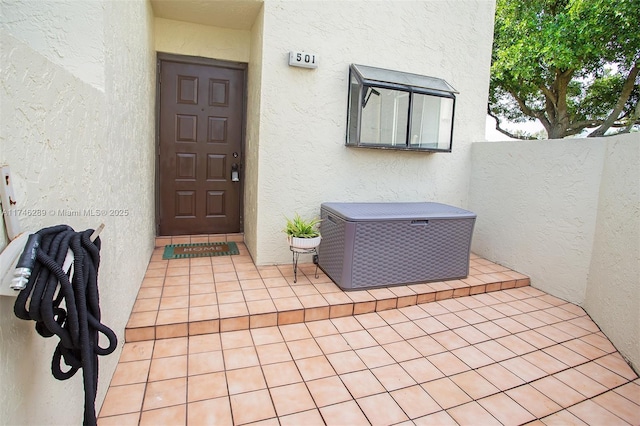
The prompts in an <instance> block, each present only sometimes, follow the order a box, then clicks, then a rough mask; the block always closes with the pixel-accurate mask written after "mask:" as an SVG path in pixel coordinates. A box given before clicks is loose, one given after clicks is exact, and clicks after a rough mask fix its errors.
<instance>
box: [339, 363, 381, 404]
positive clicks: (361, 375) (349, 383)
mask: <svg viewBox="0 0 640 426" xmlns="http://www.w3.org/2000/svg"><path fill="white" fill-rule="evenodd" d="M340 379H341V380H342V382H343V383H344V384H345V386H346V387H347V388H348V389H349V392H350V393H351V395H352V396H353V397H354V398H362V397H365V396H368V395H375V394H377V393H381V392H384V391H385V389H384V387H383V386H382V385H381V384H380V382H379V381H378V379H377V378H376V376H374V375H373V373H372V372H371V371H369V370H363V371H355V372H353V373H347V374H341V375H340Z"/></svg>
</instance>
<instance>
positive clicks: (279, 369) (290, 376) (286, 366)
mask: <svg viewBox="0 0 640 426" xmlns="http://www.w3.org/2000/svg"><path fill="white" fill-rule="evenodd" d="M262 372H263V373H264V377H265V379H266V381H267V385H269V387H270V388H274V387H277V386H283V385H290V384H293V383H299V382H301V381H302V376H300V373H299V371H298V367H297V366H296V364H295V363H294V362H293V361H287V362H280V363H277V364H269V365H263V366H262Z"/></svg>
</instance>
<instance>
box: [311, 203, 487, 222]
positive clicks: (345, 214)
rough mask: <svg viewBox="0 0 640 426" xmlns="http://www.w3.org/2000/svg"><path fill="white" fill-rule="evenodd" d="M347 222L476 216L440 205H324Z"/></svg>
mask: <svg viewBox="0 0 640 426" xmlns="http://www.w3.org/2000/svg"><path fill="white" fill-rule="evenodd" d="M321 208H322V209H323V210H327V211H329V212H331V213H333V214H335V215H336V216H338V217H340V218H342V219H344V220H346V221H373V220H416V219H475V217H476V214H475V213H473V212H470V211H467V210H463V209H459V208H457V207H453V206H449V205H446V204H440V203H322V205H321Z"/></svg>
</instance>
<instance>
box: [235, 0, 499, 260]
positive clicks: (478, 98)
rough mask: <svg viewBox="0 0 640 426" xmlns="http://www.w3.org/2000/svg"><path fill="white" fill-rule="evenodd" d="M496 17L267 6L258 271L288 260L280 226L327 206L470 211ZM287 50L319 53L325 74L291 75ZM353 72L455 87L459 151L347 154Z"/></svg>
mask: <svg viewBox="0 0 640 426" xmlns="http://www.w3.org/2000/svg"><path fill="white" fill-rule="evenodd" d="M493 12H494V2H493V1H488V0H487V1H476V0H469V1H456V2H444V1H435V0H434V1H403V2H390V1H389V2H371V1H348V2H346V1H304V2H292V1H278V0H269V1H266V2H265V4H264V43H263V55H262V58H263V70H262V94H261V96H262V106H261V109H260V144H259V153H258V156H259V163H258V165H257V166H258V173H259V178H258V181H257V183H258V185H259V187H258V189H257V194H258V198H257V202H256V204H257V209H258V212H257V223H256V225H255V226H254V228H255V229H256V230H257V246H256V249H255V251H253V252H252V254H253V255H254V259H255V260H256V262H258V263H259V264H269V263H286V262H290V261H291V260H290V252H289V250H288V247H287V245H286V243H285V237H284V234H283V233H282V232H281V230H282V229H283V227H284V216H291V215H293V213H294V212H299V213H300V214H302V215H305V216H313V215H319V212H320V204H321V203H322V202H328V201H439V202H443V203H448V204H452V205H456V206H459V207H466V205H467V195H468V192H469V191H468V184H469V171H470V144H471V142H472V141H475V140H482V139H483V138H484V136H483V135H484V125H485V111H486V100H487V92H488V82H489V66H490V55H491V41H492V31H493ZM290 50H303V51H308V52H311V53H316V54H318V55H319V58H320V63H319V67H318V68H317V69H315V70H310V69H302V68H294V67H289V66H288V63H287V60H288V52H289V51H290ZM351 63H358V64H363V65H371V66H377V67H382V68H389V69H395V70H400V71H406V72H413V73H417V74H424V75H430V76H435V77H439V78H443V79H445V80H446V81H447V82H449V84H451V85H452V86H453V87H455V88H456V89H457V90H458V91H459V92H460V94H459V95H458V96H457V104H456V118H455V126H454V141H453V152H452V153H439V154H425V153H418V152H393V151H382V150H367V149H355V148H347V147H345V132H346V113H347V89H348V71H349V64H351ZM252 119H255V117H251V116H250V117H249V120H252ZM247 226H248V225H247Z"/></svg>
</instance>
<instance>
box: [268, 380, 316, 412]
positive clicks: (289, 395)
mask: <svg viewBox="0 0 640 426" xmlns="http://www.w3.org/2000/svg"><path fill="white" fill-rule="evenodd" d="M270 392H271V398H272V399H273V404H274V405H275V407H276V413H277V414H278V416H285V415H287V414H292V413H298V412H301V411H306V410H309V409H313V408H315V404H314V402H313V398H311V394H309V391H308V390H307V387H306V386H305V385H304V384H303V383H295V384H292V385H285V386H279V387H277V388H272V389H271V390H270Z"/></svg>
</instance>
